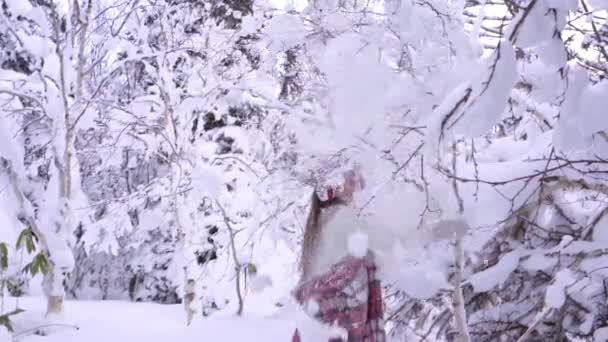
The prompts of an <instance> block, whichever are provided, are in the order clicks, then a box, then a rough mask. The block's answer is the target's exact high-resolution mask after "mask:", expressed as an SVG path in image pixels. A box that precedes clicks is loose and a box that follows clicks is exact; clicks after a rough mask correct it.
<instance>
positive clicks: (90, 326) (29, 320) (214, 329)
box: [0, 298, 296, 342]
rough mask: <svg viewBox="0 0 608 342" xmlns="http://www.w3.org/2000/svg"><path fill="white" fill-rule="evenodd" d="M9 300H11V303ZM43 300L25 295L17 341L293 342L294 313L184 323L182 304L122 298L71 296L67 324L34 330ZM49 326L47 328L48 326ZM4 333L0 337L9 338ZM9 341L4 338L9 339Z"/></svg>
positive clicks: (39, 320) (40, 320)
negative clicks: (77, 298)
mask: <svg viewBox="0 0 608 342" xmlns="http://www.w3.org/2000/svg"><path fill="white" fill-rule="evenodd" d="M10 301H11V300H9V301H8V304H9V305H10ZM44 305H45V301H44V299H42V298H21V299H20V304H19V306H20V307H21V308H23V309H25V310H26V312H24V313H21V314H19V315H17V316H15V318H14V320H13V322H14V326H15V341H18V342H102V341H103V342H106V341H113V342H123V341H124V342H135V341H137V342H139V341H141V342H170V341H180V342H190V341H192V342H194V341H196V342H202V341H226V342H230V341H265V342H273V341H281V342H285V341H289V340H291V336H292V333H293V331H294V327H295V324H296V323H295V322H296V321H295V320H294V319H287V318H286V317H292V318H293V317H294V316H292V315H289V314H286V311H285V310H284V312H283V313H279V314H275V315H274V316H271V317H262V316H256V315H253V314H247V315H245V316H244V317H242V318H238V317H235V316H228V315H221V316H217V317H213V318H207V319H200V320H198V321H194V322H193V323H192V325H191V326H186V324H185V316H184V312H183V307H182V306H181V305H159V304H152V303H133V302H118V301H69V302H67V303H66V317H67V322H69V324H65V326H60V325H57V326H53V327H52V329H55V330H54V331H52V332H51V333H50V334H48V335H47V336H40V335H36V334H35V332H36V331H37V330H39V328H40V327H42V326H43V325H44V324H45V320H44V319H43V312H44ZM75 327H78V329H76V328H75ZM47 328H48V327H47ZM6 338H7V337H6V336H5V335H2V334H0V339H1V341H0V342H9V341H8V340H6ZM5 340H6V341H5Z"/></svg>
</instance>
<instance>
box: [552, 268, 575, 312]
mask: <svg viewBox="0 0 608 342" xmlns="http://www.w3.org/2000/svg"><path fill="white" fill-rule="evenodd" d="M575 281H576V276H575V275H574V274H573V273H572V271H571V270H569V269H563V270H561V271H559V272H557V274H555V280H554V282H553V284H551V285H549V287H547V292H546V295H545V304H546V305H548V306H550V307H552V308H555V309H559V308H561V307H562V305H564V303H565V302H566V291H567V288H566V287H567V286H569V285H572V284H573V283H574V282H575Z"/></svg>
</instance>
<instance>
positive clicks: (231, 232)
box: [215, 200, 244, 316]
mask: <svg viewBox="0 0 608 342" xmlns="http://www.w3.org/2000/svg"><path fill="white" fill-rule="evenodd" d="M215 203H216V204H217V207H218V208H219V209H220V211H221V212H222V217H223V218H224V224H225V225H226V228H227V229H228V235H229V237H230V249H231V251H232V257H233V258H234V269H235V271H236V285H235V286H236V297H237V299H238V310H237V312H236V314H237V315H239V316H240V315H242V314H243V307H244V302H243V294H242V293H241V270H242V265H241V263H240V262H239V258H238V256H237V254H236V245H235V243H234V235H235V232H234V229H232V225H231V224H230V219H229V218H228V214H227V213H226V210H224V207H223V206H222V205H221V204H220V202H219V201H217V200H216V201H215Z"/></svg>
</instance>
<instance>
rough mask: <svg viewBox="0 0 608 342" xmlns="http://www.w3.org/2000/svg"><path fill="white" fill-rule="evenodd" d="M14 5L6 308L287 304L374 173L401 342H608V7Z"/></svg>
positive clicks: (363, 196) (0, 251) (0, 244)
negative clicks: (342, 200)
mask: <svg viewBox="0 0 608 342" xmlns="http://www.w3.org/2000/svg"><path fill="white" fill-rule="evenodd" d="M0 4H1V7H0V28H2V29H1V30H0V114H1V117H0V120H1V121H0V135H1V137H2V142H3V144H2V147H0V158H1V160H0V161H1V164H2V165H1V170H0V175H1V177H2V180H3V184H4V190H3V191H2V193H1V194H0V198H1V201H2V207H3V209H2V211H1V213H2V218H3V227H2V228H0V289H1V291H2V293H3V298H8V297H9V295H10V296H12V297H14V296H21V295H24V294H26V295H36V294H37V291H38V290H37V289H38V288H42V289H43V294H44V295H45V296H46V298H47V301H48V304H47V311H48V313H49V314H59V313H63V311H64V310H63V302H64V300H66V299H70V300H83V299H95V300H106V299H118V300H125V301H150V302H158V303H164V304H176V303H181V305H183V307H184V311H185V312H184V323H191V322H192V321H194V320H196V319H201V318H202V317H205V316H209V315H212V314H213V313H215V312H217V311H229V312H232V313H235V314H236V313H238V314H246V313H247V312H252V311H255V310H256V308H258V307H261V306H264V305H266V306H265V307H270V308H276V307H284V306H285V305H287V303H288V299H287V298H288V297H289V291H290V289H291V287H292V286H293V285H294V282H295V280H296V279H295V276H294V275H293V274H294V272H295V271H296V269H297V264H298V262H299V260H297V258H298V257H297V256H298V255H299V249H300V248H301V241H302V233H303V230H302V229H303V225H304V224H305V222H304V220H305V218H306V209H307V205H308V203H307V199H309V198H310V193H311V191H313V188H314V187H317V188H319V189H323V188H324V187H326V186H328V185H330V184H335V183H337V182H340V181H341V180H340V177H341V174H342V173H343V171H344V170H346V169H351V168H357V169H358V170H359V171H360V172H361V173H362V174H363V175H364V177H365V179H366V182H367V184H366V185H367V186H366V187H365V189H364V190H363V191H362V192H361V193H360V194H359V195H358V197H357V198H355V203H356V209H357V210H356V214H357V217H358V220H359V221H360V222H361V224H365V225H366V226H368V227H372V228H373V229H375V230H376V231H377V234H374V236H370V246H369V247H370V248H371V249H372V250H374V252H375V253H376V254H377V256H378V259H379V260H380V267H379V271H380V277H381V279H382V281H383V284H384V285H385V291H384V293H385V301H384V302H385V305H386V307H387V312H386V314H385V320H386V321H387V331H389V332H390V335H391V338H394V339H395V340H403V339H404V338H406V339H408V340H414V341H416V340H425V339H427V340H428V339H431V338H434V339H437V340H450V341H452V340H453V341H496V340H504V341H524V340H525V341H536V340H538V341H543V340H549V339H557V338H561V339H563V340H567V341H579V340H593V339H595V340H603V339H605V338H607V336H608V327H607V326H606V317H607V314H608V313H607V312H606V309H605V303H606V300H608V299H607V297H606V296H607V295H606V285H607V280H606V277H607V276H608V274H607V273H606V263H607V262H608V259H607V254H606V234H605V231H606V229H608V226H607V224H608V221H606V213H607V212H608V209H607V208H606V206H605V202H606V199H605V197H606V196H608V191H607V189H608V188H607V184H606V179H605V173H606V172H608V170H606V158H608V157H607V156H606V148H607V146H608V145H606V144H608V136H607V135H606V132H605V131H606V129H607V128H608V127H606V123H608V120H607V119H606V118H605V117H604V116H605V115H604V114H605V108H606V106H607V105H608V103H606V102H607V100H606V94H608V84H607V83H606V80H605V78H606V72H607V70H608V54H607V53H606V50H607V49H608V29H607V28H608V18H607V16H608V14H607V12H606V11H607V10H608V3H606V2H605V1H602V0H586V1H576V0H573V1H565V0H564V1H551V2H545V1H534V0H527V1H495V0H488V1H440V0H425V1H406V0H403V1H393V0H384V1H380V0H378V1H369V2H364V1H355V0H352V1H350V0H346V1H329V0H327V1H325V0H322V1H321V0H320V1H310V2H296V1H272V2H265V1H248V0H240V1H221V0H218V1H197V0H171V1H170V0H162V1H148V0H145V1H144V0H125V1H114V0H103V1H90V0H74V1H72V0H55V1H41V0H38V1H34V0H28V1H24V0H0ZM4 260H6V262H4ZM23 270H26V271H27V272H26V273H24V272H23ZM270 292H272V293H271V294H269V293H270ZM264 296H266V297H264ZM268 296H269V297H268ZM260 298H264V299H263V300H262V299H260ZM6 303H7V304H6V307H3V308H2V312H0V318H2V317H3V316H2V315H3V314H5V313H7V312H10V311H12V307H10V310H9V304H10V303H12V302H11V301H8V299H6ZM268 310H270V309H268ZM66 314H68V315H69V313H66ZM1 322H2V320H0V323H1ZM0 334H2V332H0Z"/></svg>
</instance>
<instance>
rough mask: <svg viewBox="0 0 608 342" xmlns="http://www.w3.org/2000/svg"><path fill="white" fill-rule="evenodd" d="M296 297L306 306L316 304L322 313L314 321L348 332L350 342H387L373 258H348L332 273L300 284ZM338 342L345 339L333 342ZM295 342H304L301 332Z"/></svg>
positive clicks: (295, 335)
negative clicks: (335, 324)
mask: <svg viewBox="0 0 608 342" xmlns="http://www.w3.org/2000/svg"><path fill="white" fill-rule="evenodd" d="M294 295H295V297H296V299H297V300H298V302H299V303H300V304H302V305H305V304H306V303H307V301H309V300H311V299H312V300H315V301H316V303H317V304H318V306H319V310H318V312H317V313H315V315H314V317H315V318H317V319H319V320H320V321H321V322H323V323H326V324H333V323H337V325H339V326H340V327H342V328H344V329H345V330H346V331H347V332H348V342H385V341H386V333H385V331H384V320H383V318H382V314H383V307H382V287H381V285H380V281H379V280H378V278H377V277H376V265H375V263H374V260H373V256H372V254H368V255H367V257H364V258H357V257H353V256H347V257H345V258H344V259H342V260H341V261H340V262H339V263H337V264H335V265H334V266H333V267H332V268H331V269H330V270H329V271H328V272H326V273H324V274H321V275H318V276H316V277H313V278H312V279H310V280H308V281H306V282H304V283H302V284H300V285H299V286H298V287H297V288H296V289H295V291H294ZM334 341H335V342H338V341H342V339H339V338H338V339H332V340H330V341H329V342H334ZM292 342H301V340H300V334H299V332H298V330H297V329H296V331H295V332H294V335H293V338H292Z"/></svg>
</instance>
